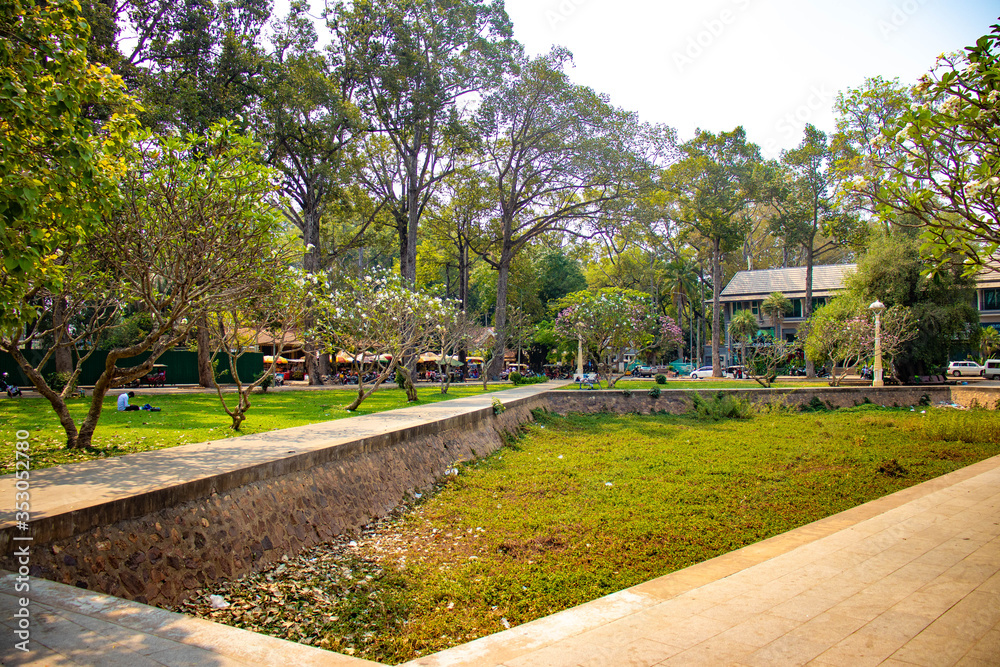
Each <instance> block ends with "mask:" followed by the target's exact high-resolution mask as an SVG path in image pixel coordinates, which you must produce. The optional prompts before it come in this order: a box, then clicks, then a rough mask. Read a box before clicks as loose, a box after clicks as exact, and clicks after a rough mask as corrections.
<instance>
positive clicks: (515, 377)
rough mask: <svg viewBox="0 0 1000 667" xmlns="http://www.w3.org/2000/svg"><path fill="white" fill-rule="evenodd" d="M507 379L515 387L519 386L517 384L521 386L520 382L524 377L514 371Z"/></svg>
mask: <svg viewBox="0 0 1000 667" xmlns="http://www.w3.org/2000/svg"><path fill="white" fill-rule="evenodd" d="M507 377H508V379H509V380H510V381H511V382H513V383H514V384H515V385H519V384H521V380H523V379H524V377H523V376H522V375H521V374H520V373H518V372H517V371H514V372H513V373H511V374H510V375H508V376H507Z"/></svg>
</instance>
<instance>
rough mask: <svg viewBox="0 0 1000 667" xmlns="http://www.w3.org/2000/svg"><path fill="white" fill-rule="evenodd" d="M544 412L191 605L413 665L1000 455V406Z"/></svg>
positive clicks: (218, 617) (230, 619)
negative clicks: (361, 518)
mask: <svg viewBox="0 0 1000 667" xmlns="http://www.w3.org/2000/svg"><path fill="white" fill-rule="evenodd" d="M536 416H537V418H538V421H537V423H535V424H533V425H531V426H529V427H527V428H526V429H525V432H524V433H523V434H521V435H520V436H518V437H517V438H514V439H511V441H510V442H509V443H508V446H506V447H504V448H503V449H501V450H500V451H499V452H497V453H495V454H493V455H492V456H490V457H488V458H485V459H483V460H481V461H479V462H476V463H473V464H470V465H468V466H465V467H462V468H460V469H458V471H457V473H458V474H457V475H453V476H450V477H447V478H446V480H447V481H445V482H443V483H441V484H440V485H439V487H438V488H437V490H436V492H434V493H428V494H425V495H424V496H423V497H422V498H419V499H411V500H410V501H409V503H410V504H409V505H406V504H404V506H403V507H402V508H400V509H399V510H398V511H397V513H396V515H395V516H392V517H389V518H387V519H383V520H381V521H379V522H377V523H375V524H373V525H372V526H369V527H368V528H366V529H365V530H364V531H362V533H361V534H360V535H355V536H346V537H343V538H342V539H341V540H340V541H338V542H336V543H332V544H326V545H320V546H318V547H316V548H314V549H311V550H309V551H306V552H304V553H302V554H299V555H296V556H294V557H287V558H286V559H285V560H284V562H282V563H281V564H279V565H278V566H277V567H276V568H272V569H270V570H267V571H264V572H261V573H258V574H255V575H252V576H250V577H248V578H246V579H244V580H241V581H238V582H230V583H227V584H223V585H221V586H219V587H218V588H215V589H212V590H206V591H204V593H203V594H201V595H200V596H198V597H196V598H194V599H192V600H190V601H188V602H187V603H185V605H183V606H182V607H181V610H183V611H187V612H190V613H195V614H198V615H201V616H204V617H207V618H211V619H213V620H215V621H219V622H222V623H227V624H231V625H235V626H238V627H242V628H246V629H250V630H254V631H258V632H264V633H267V634H272V635H274V636H277V637H283V638H287V639H291V640H293V641H299V642H302V643H306V644H311V645H315V646H320V647H323V648H327V649H331V650H335V651H339V652H343V653H348V654H351V655H356V656H359V657H365V658H368V659H372V660H377V661H380V662H387V663H399V662H403V661H406V660H408V659H413V658H415V657H418V656H421V655H427V654H429V653H433V652H436V651H439V650H442V649H444V648H448V647H451V646H455V645H459V644H463V643H465V642H468V641H470V640H473V639H476V638H478V637H481V636H484V635H487V634H491V633H494V632H498V631H501V630H504V629H505V628H507V627H512V626H514V625H517V624H520V623H524V622H527V621H530V620H533V619H536V618H539V617H542V616H546V615H549V614H552V613H554V612H557V611H560V610H563V609H566V608H569V607H573V606H575V605H579V604H581V603H583V602H586V601H589V600H593V599H595V598H598V597H601V596H603V595H607V594H609V593H612V592H615V591H619V590H622V589H624V588H627V587H630V586H633V585H636V584H639V583H641V582H644V581H647V580H649V579H652V578H654V577H658V576H661V575H664V574H667V573H669V572H672V571H675V570H678V569H681V568H684V567H686V566H689V565H692V564H694V563H698V562H701V561H704V560H706V559H709V558H712V557H714V556H718V555H720V554H723V553H726V552H728V551H731V550H734V549H738V548H740V547H742V546H745V545H748V544H751V543H754V542H757V541H760V540H763V539H765V538H768V537H771V536H773V535H777V534H780V533H783V532H785V531H788V530H790V529H792V528H795V527H797V526H801V525H803V524H806V523H809V522H812V521H815V520H817V519H820V518H823V517H826V516H829V515H831V514H835V513H837V512H840V511H842V510H845V509H848V508H850V507H853V506H856V505H858V504H861V503H864V502H867V501H869V500H873V499H875V498H878V497H880V496H883V495H886V494H889V493H892V492H894V491H897V490H900V489H902V488H904V487H908V486H911V485H913V484H916V483H918V482H922V481H924V480H928V479H931V478H933V477H936V476H939V475H942V474H944V473H947V472H950V471H952V470H955V469H957V468H960V467H963V466H965V465H968V464H970V463H973V462H975V461H979V460H982V459H984V458H987V457H990V456H992V455H995V454H997V453H1000V413H997V412H993V411H986V410H973V411H958V410H948V409H944V408H921V407H917V408H916V409H914V410H912V411H911V409H910V408H901V409H895V408H888V409H887V408H881V407H877V406H873V405H862V406H858V407H855V408H848V409H842V410H837V411H825V410H822V411H819V412H807V413H799V412H794V413H792V412H789V411H774V412H766V413H763V414H754V415H753V416H751V417H750V418H749V419H730V420H719V421H705V420H701V419H697V418H695V417H693V416H668V415H656V416H638V415H624V416H619V415H612V414H596V415H586V416H582V415H574V416H569V417H555V416H551V415H548V414H546V413H537V414H536ZM209 595H218V596H222V600H220V599H219V598H216V604H217V606H221V605H225V604H228V605H229V606H228V607H226V608H224V609H213V608H212V605H211V601H210V598H209Z"/></svg>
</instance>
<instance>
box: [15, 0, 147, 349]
mask: <svg viewBox="0 0 1000 667" xmlns="http://www.w3.org/2000/svg"><path fill="white" fill-rule="evenodd" d="M89 35H90V30H89V27H88V25H87V22H86V21H85V20H84V19H83V16H82V15H81V11H80V6H79V5H78V4H77V3H75V2H69V1H65V0H52V1H49V2H33V1H31V0H27V1H25V0H2V1H0V71H2V72H3V79H4V83H3V85H0V183H2V185H0V248H2V251H0V252H2V260H3V261H2V262H0V329H4V330H6V329H20V328H21V327H23V326H24V325H26V324H29V323H31V322H32V321H34V320H35V319H36V317H37V312H36V311H35V310H34V308H32V307H31V306H30V304H29V299H30V298H31V293H32V291H33V290H38V289H44V290H49V291H52V292H58V291H59V289H60V285H61V282H62V275H63V271H64V269H63V267H62V265H61V263H60V262H59V261H58V258H59V255H60V254H61V253H64V252H66V251H68V250H69V249H72V248H73V247H74V246H75V245H76V244H78V243H82V242H83V241H85V240H86V239H87V238H88V237H90V236H91V235H92V234H93V233H95V232H96V231H97V229H98V228H99V226H100V223H101V218H102V216H103V215H106V214H108V213H110V211H111V210H112V209H113V207H114V204H115V202H117V201H118V200H119V193H118V188H117V183H116V180H117V176H118V174H119V173H120V171H121V169H122V168H123V163H122V162H120V161H119V160H118V158H117V156H116V154H117V153H118V152H120V151H121V150H122V149H123V148H124V147H125V145H126V144H127V143H128V141H129V138H130V136H131V134H132V132H133V131H134V129H135V113H136V112H137V110H138V108H137V106H136V105H135V102H134V100H133V99H132V98H130V97H128V96H127V95H125V94H124V93H123V91H122V84H121V79H120V78H118V77H116V76H114V75H113V74H112V73H111V72H110V71H108V69H107V68H104V67H98V66H96V65H94V64H92V63H90V62H89V61H88V60H87V40H88V37H89ZM95 105H102V106H105V107H107V108H109V109H110V110H111V111H112V112H114V113H113V114H109V122H106V123H103V124H101V125H100V126H99V125H98V124H96V123H95V122H93V121H92V120H90V119H89V118H88V115H87V110H88V109H89V108H90V107H92V106H95Z"/></svg>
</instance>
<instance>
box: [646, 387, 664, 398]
mask: <svg viewBox="0 0 1000 667" xmlns="http://www.w3.org/2000/svg"><path fill="white" fill-rule="evenodd" d="M661 391H662V390H661V389H660V388H659V387H650V388H649V391H648V392H646V393H647V395H648V396H649V397H650V398H659V397H660V393H661Z"/></svg>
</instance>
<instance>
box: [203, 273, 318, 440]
mask: <svg viewBox="0 0 1000 667" xmlns="http://www.w3.org/2000/svg"><path fill="white" fill-rule="evenodd" d="M315 280H316V279H315V277H314V276H313V275H312V274H303V273H301V272H299V271H297V270H294V269H285V270H284V271H282V272H279V273H277V274H274V273H271V272H268V273H266V274H264V275H262V276H260V280H259V282H258V288H257V289H255V290H254V291H253V292H252V293H250V294H248V295H247V296H245V297H244V298H242V299H240V300H238V301H235V302H233V303H231V304H229V305H228V307H226V308H219V309H217V310H216V311H215V312H212V313H210V314H209V315H208V316H207V318H206V319H207V321H208V323H209V326H208V340H209V345H210V349H211V350H212V354H211V361H212V362H214V361H215V360H216V359H217V358H219V357H220V356H223V357H225V358H226V360H227V361H228V362H229V374H230V376H231V377H232V380H233V384H235V385H236V404H235V405H233V406H230V405H229V404H228V403H227V402H226V395H225V394H224V393H223V391H222V386H221V385H220V384H219V383H218V382H216V383H215V389H216V391H217V392H218V394H219V401H221V402H222V409H223V410H225V411H226V414H228V415H229V416H230V417H231V418H232V420H233V425H232V428H233V430H234V431H238V430H239V429H240V425H241V424H242V423H243V422H244V420H246V413H247V411H248V410H250V394H251V393H252V392H253V390H254V389H255V388H256V387H260V386H263V387H264V388H265V389H266V388H267V384H265V383H266V382H268V381H269V380H268V378H269V377H273V376H274V367H275V366H276V365H277V363H278V359H279V358H280V357H281V353H282V351H283V346H284V343H285V340H286V338H287V335H288V334H289V333H290V332H291V331H292V330H293V329H295V328H296V327H300V326H302V321H303V318H304V317H305V315H306V310H307V305H306V304H307V303H308V296H309V291H308V290H307V287H308V286H309V285H310V283H314V282H315ZM263 333H267V334H270V336H271V339H272V340H274V342H275V348H274V351H273V353H272V359H271V364H270V366H268V367H267V369H266V370H265V371H264V372H263V373H262V374H261V375H260V377H257V378H254V379H253V380H252V381H251V382H250V383H249V384H244V382H243V380H244V379H243V378H240V372H239V368H238V366H239V363H238V362H239V360H240V357H242V356H243V355H244V354H246V353H247V352H250V351H252V350H255V349H256V348H257V344H258V339H259V338H260V335H261V334H263Z"/></svg>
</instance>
